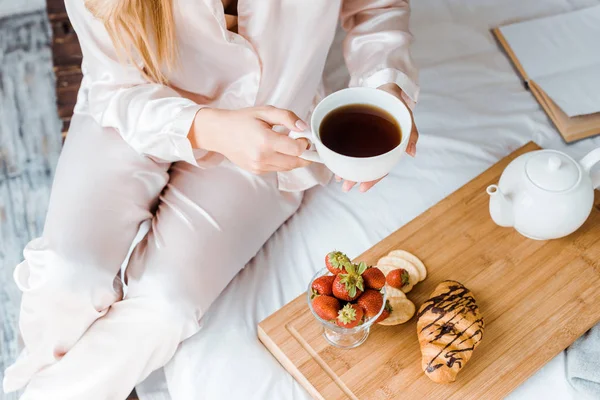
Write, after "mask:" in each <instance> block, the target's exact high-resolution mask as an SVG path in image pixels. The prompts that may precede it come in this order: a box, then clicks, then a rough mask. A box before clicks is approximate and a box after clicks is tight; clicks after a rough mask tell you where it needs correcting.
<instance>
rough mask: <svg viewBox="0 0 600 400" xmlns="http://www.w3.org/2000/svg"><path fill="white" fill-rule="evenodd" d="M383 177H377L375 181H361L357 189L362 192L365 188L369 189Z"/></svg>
mask: <svg viewBox="0 0 600 400" xmlns="http://www.w3.org/2000/svg"><path fill="white" fill-rule="evenodd" d="M386 176H387V175H386ZM383 178H385V176H384V177H383ZM383 178H379V179H377V180H375V181H371V182H363V183H361V184H360V186H359V187H358V190H359V191H361V192H363V193H364V192H366V191H367V190H369V189H371V188H372V187H373V186H375V185H376V184H377V183H379V181H380V180H382V179H383Z"/></svg>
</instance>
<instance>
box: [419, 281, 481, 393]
mask: <svg viewBox="0 0 600 400" xmlns="http://www.w3.org/2000/svg"><path fill="white" fill-rule="evenodd" d="M417 318H418V322H417V334H418V336H419V344H420V345H421V353H422V355H423V360H422V366H423V370H424V371H425V373H426V374H427V376H429V378H431V379H432V380H433V381H435V382H440V383H447V382H453V381H454V380H455V379H456V375H457V374H458V372H459V371H460V370H461V369H462V368H463V367H464V366H465V364H466V363H467V361H469V359H470V358H471V355H472V353H473V350H475V348H476V347H477V346H478V345H479V343H480V342H481V339H482V337H483V329H484V322H483V318H482V317H481V314H480V313H479V307H478V306H477V303H476V302H475V298H474V297H473V294H472V293H471V292H470V291H469V290H468V289H467V288H465V287H464V286H463V285H462V284H461V283H459V282H456V281H444V282H442V283H440V284H439V285H438V286H437V288H436V289H435V290H434V292H433V293H432V295H431V297H430V298H429V300H427V301H426V302H425V303H423V305H422V306H421V308H420V309H419V313H418V315H417Z"/></svg>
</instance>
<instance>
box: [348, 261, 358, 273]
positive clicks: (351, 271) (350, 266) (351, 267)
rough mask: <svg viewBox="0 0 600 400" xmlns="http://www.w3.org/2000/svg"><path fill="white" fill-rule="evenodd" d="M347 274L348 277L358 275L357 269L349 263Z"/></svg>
mask: <svg viewBox="0 0 600 400" xmlns="http://www.w3.org/2000/svg"><path fill="white" fill-rule="evenodd" d="M346 272H348V275H354V274H356V269H355V268H354V264H352V263H348V265H346Z"/></svg>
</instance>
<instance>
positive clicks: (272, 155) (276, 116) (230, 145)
mask: <svg viewBox="0 0 600 400" xmlns="http://www.w3.org/2000/svg"><path fill="white" fill-rule="evenodd" d="M275 125H281V126H284V127H285V128H287V129H289V130H292V131H295V132H302V131H305V130H306V129H308V126H307V125H306V123H305V122H303V121H302V120H301V119H300V118H298V116H297V115H296V114H294V113H293V112H291V111H288V110H283V109H280V108H276V107H272V106H265V107H251V108H243V109H240V110H223V109H217V108H203V109H201V110H200V111H198V113H197V114H196V118H195V119H194V123H193V125H192V128H191V129H190V134H189V136H188V137H189V139H190V141H191V142H192V147H194V148H200V149H204V150H208V151H214V152H217V153H221V154H223V155H224V156H225V157H227V158H228V159H229V160H230V161H231V162H233V163H234V164H236V165H237V166H239V167H241V168H243V169H245V170H247V171H250V172H252V173H255V174H263V173H266V172H273V171H290V170H292V169H295V168H301V167H306V166H307V165H309V164H310V162H309V161H306V160H303V159H302V158H299V157H298V156H299V155H301V154H302V152H303V151H304V150H306V149H307V148H308V145H309V143H308V141H307V140H306V139H297V140H294V139H292V138H290V137H289V136H287V135H284V134H281V133H277V132H275V131H274V130H273V129H272V128H273V126H275Z"/></svg>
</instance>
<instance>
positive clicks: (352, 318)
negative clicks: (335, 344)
mask: <svg viewBox="0 0 600 400" xmlns="http://www.w3.org/2000/svg"><path fill="white" fill-rule="evenodd" d="M362 317H363V310H362V308H360V307H359V306H357V305H356V304H350V303H348V304H346V305H345V306H344V308H342V309H341V310H340V311H339V312H338V316H337V324H338V325H339V326H341V327H342V328H354V327H355V326H356V325H358V324H359V323H360V322H361V321H362Z"/></svg>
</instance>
